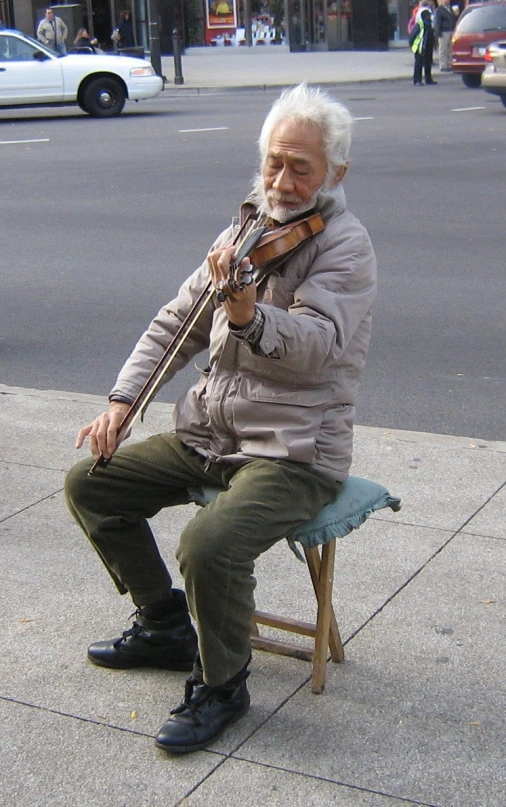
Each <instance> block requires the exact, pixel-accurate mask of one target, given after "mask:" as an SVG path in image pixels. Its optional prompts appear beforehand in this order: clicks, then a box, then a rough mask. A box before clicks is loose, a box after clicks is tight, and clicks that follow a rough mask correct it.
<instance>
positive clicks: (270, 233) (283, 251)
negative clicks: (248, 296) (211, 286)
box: [217, 213, 325, 303]
mask: <svg viewBox="0 0 506 807" xmlns="http://www.w3.org/2000/svg"><path fill="white" fill-rule="evenodd" d="M247 222H248V220H247V221H246V224H247ZM270 227H272V219H267V221H266V223H264V224H262V223H260V224H256V223H254V224H253V225H252V226H251V228H250V229H249V230H248V232H247V234H246V236H245V237H244V238H243V240H242V241H241V243H240V245H239V247H238V250H237V254H236V256H235V259H234V260H233V261H232V264H231V266H230V272H229V277H228V280H227V281H220V282H219V284H218V286H217V289H218V292H217V298H218V301H219V302H220V303H223V302H225V300H226V299H227V294H226V291H227V290H230V291H232V292H234V291H240V290H242V289H243V288H244V287H245V286H249V285H250V283H252V282H253V280H254V277H253V270H254V269H261V268H264V267H265V266H267V265H268V264H269V263H271V262H272V261H274V260H276V259H277V258H284V257H287V256H288V255H290V254H291V253H292V252H293V251H294V250H296V249H298V247H300V246H302V244H304V243H305V242H306V241H307V240H308V239H309V238H312V236H313V235H316V234H317V233H319V232H321V231H322V230H324V229H325V222H324V221H323V218H322V217H321V215H320V214H319V213H314V214H313V215H312V216H308V217H307V218H305V219H300V220H299V221H295V222H293V223H291V224H286V225H285V226H284V227H278V228H276V229H270ZM246 257H248V258H249V259H250V266H249V267H248V268H247V269H246V270H243V272H242V275H241V277H240V278H239V279H237V270H238V268H239V267H240V265H241V263H242V261H243V260H244V258H246Z"/></svg>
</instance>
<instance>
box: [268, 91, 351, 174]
mask: <svg viewBox="0 0 506 807" xmlns="http://www.w3.org/2000/svg"><path fill="white" fill-rule="evenodd" d="M285 120H288V121H293V122H300V123H312V124H314V125H315V126H318V128H319V129H320V131H321V133H322V145H323V153H324V154H325V157H326V160H327V177H326V181H327V183H328V182H329V181H331V180H332V179H333V177H334V176H335V173H336V171H338V169H339V168H342V167H343V166H347V165H348V158H349V153H350V147H351V134H352V129H353V118H352V116H351V113H350V112H349V110H348V109H347V108H346V107H345V106H344V105H343V104H341V103H339V101H334V100H333V99H332V98H331V97H330V96H329V95H328V94H327V93H325V92H322V90H320V89H319V88H318V87H308V86H307V84H306V83H302V84H298V85H297V86H296V87H291V88H289V89H287V90H284V91H283V92H282V94H281V95H280V97H279V98H278V100H277V101H275V102H274V104H273V105H272V108H271V111H270V112H269V114H268V115H267V117H266V119H265V122H264V125H263V126H262V131H261V132H260V137H259V139H258V145H259V149H260V161H261V165H262V167H263V165H264V163H265V160H266V158H267V154H268V152H269V146H270V142H271V138H272V133H273V131H274V129H275V127H276V126H277V125H278V123H280V121H285Z"/></svg>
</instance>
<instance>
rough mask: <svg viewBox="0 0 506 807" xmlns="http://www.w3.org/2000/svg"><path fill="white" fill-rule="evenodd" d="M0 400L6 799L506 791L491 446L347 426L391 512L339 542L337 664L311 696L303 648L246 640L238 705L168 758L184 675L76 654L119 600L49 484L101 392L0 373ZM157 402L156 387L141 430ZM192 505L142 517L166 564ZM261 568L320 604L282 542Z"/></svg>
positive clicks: (38, 806) (152, 426)
mask: <svg viewBox="0 0 506 807" xmlns="http://www.w3.org/2000/svg"><path fill="white" fill-rule="evenodd" d="M0 406H1V409H0V425H1V429H0V446H1V454H0V457H1V460H0V474H1V502H0V530H1V539H2V540H1V547H2V568H3V585H2V588H3V615H4V617H5V628H6V635H5V641H4V645H3V647H2V653H1V654H0V667H1V681H2V683H1V698H0V712H1V720H2V735H3V743H2V755H1V758H0V769H1V782H2V784H1V788H0V804H1V805H2V807H60V806H61V807H155V805H163V807H172V806H173V805H174V806H175V805H179V804H182V803H183V802H184V804H185V805H188V807H196V805H202V807H236V805H237V807H260V806H261V805H262V806H263V805H265V806H266V807H274V805H276V807H285V806H286V805H287V804H289V805H290V807H310V806H314V807H327V806H328V805H335V806H336V807H402V805H404V806H405V805H437V806H438V807H504V804H505V803H506V778H505V764H504V759H505V755H504V748H505V740H506V729H505V725H504V715H505V713H506V704H505V692H504V669H505V662H506V653H505V644H504V592H505V585H504V569H505V567H506V563H505V562H506V530H505V526H504V513H505V505H506V443H486V442H484V441H480V440H474V439H468V438H455V437H444V436H439V435H431V434H417V433H407V432H396V431H394V430H389V429H380V428H376V429H372V428H363V427H358V428H357V434H356V446H355V461H354V466H353V472H354V473H355V474H357V475H360V476H366V477H368V478H370V479H374V480H377V481H379V482H381V483H382V484H384V485H386V486H387V487H388V488H389V489H390V491H391V492H392V493H394V494H396V495H399V496H401V497H402V500H403V507H402V510H401V512H400V513H399V514H392V513H391V511H381V512H380V513H378V514H376V515H374V517H371V518H370V519H369V521H368V522H367V523H366V524H365V525H364V526H363V527H362V528H361V529H360V530H359V531H358V532H355V533H353V534H352V535H350V536H348V537H347V538H345V539H344V540H342V541H340V543H339V545H338V553H337V564H336V583H335V607H336V613H337V617H338V621H339V623H340V627H341V631H342V636H343V640H344V641H345V645H346V647H345V650H346V660H345V662H344V664H342V665H334V664H332V663H329V668H328V675H327V685H326V689H325V692H324V693H323V694H322V695H320V696H315V695H312V694H311V691H310V686H309V685H308V680H309V674H310V668H309V665H308V664H307V663H305V662H303V661H297V660H295V659H288V658H283V657H278V656H273V655H270V654H264V653H260V652H256V653H255V654H254V657H253V663H252V667H251V669H252V673H251V677H250V689H251V695H252V708H251V711H250V712H249V714H248V715H247V716H246V717H245V718H243V719H242V720H240V721H239V722H238V723H237V724H236V725H235V726H234V727H233V728H232V729H231V730H230V731H228V732H227V733H226V734H225V735H224V736H223V738H222V739H221V740H219V741H217V742H216V743H215V745H214V746H213V747H212V748H211V749H209V750H207V751H202V752H199V753H197V754H192V755H189V756H186V757H179V758H177V757H176V758H171V757H169V756H167V755H165V754H164V753H163V752H161V751H157V750H156V749H155V747H154V742H153V737H154V735H155V734H156V732H157V730H158V728H159V727H160V725H161V724H162V723H163V722H164V720H165V719H166V718H167V716H168V713H169V710H170V709H171V708H172V707H173V706H175V705H176V704H177V703H178V702H179V701H180V699H181V697H182V693H183V686H184V678H185V675H184V674H182V673H167V672H163V671H155V672H153V671H143V670H134V671H129V672H116V671H112V670H106V669H99V668H96V667H93V666H92V665H91V664H89V663H88V661H87V659H86V648H87V645H88V644H89V643H90V642H92V641H95V640H97V639H101V638H107V637H112V636H114V635H117V634H118V632H120V631H121V630H122V629H123V628H124V627H126V625H127V624H128V620H127V617H128V614H129V613H130V612H131V611H132V610H133V608H132V606H131V604H129V602H128V601H127V600H126V599H122V598H120V597H118V596H117V594H116V593H115V591H114V589H113V586H112V584H111V583H110V581H109V580H108V577H107V575H106V574H105V572H104V570H103V568H102V566H101V563H100V561H99V560H98V558H96V557H95V555H94V553H93V551H92V550H91V548H90V547H89V546H87V544H86V542H85V539H83V537H82V535H81V533H80V531H79V529H78V527H77V526H75V525H74V524H73V522H72V521H71V519H70V516H69V514H68V512H67V510H66V507H65V504H64V501H63V496H62V483H63V478H64V474H65V471H66V470H67V469H68V468H69V466H70V465H71V464H72V463H73V462H74V460H75V459H76V458H77V453H78V452H76V451H75V449H74V447H73V446H74V441H75V435H76V432H77V429H78V427H80V426H81V425H82V424H84V423H86V422H88V421H89V420H91V419H92V418H93V417H94V416H95V415H96V414H97V413H98V412H99V411H101V408H102V406H103V400H102V399H99V398H96V397H93V396H84V395H78V394H72V393H63V392H39V391H36V390H25V389H18V388H9V387H5V386H0ZM170 414H171V407H170V406H169V405H168V404H157V403H155V404H153V405H152V406H151V407H150V409H149V412H148V414H147V417H146V422H145V423H144V424H143V425H141V426H139V427H136V430H135V439H138V438H141V437H143V436H146V435H147V434H149V433H152V432H156V431H158V430H163V429H166V428H167V426H168V424H169V423H170ZM81 453H82V452H81ZM191 512H192V508H191V507H186V508H185V507H180V508H174V509H173V510H172V511H171V512H170V513H169V512H164V513H163V514H161V515H160V516H158V517H157V518H156V519H154V522H155V523H154V528H155V531H156V534H157V536H158V538H159V541H160V544H161V548H162V551H163V554H164V556H165V557H166V558H167V560H168V562H169V564H170V566H171V569H172V570H175V568H176V565H175V563H174V561H173V556H174V550H175V547H176V544H177V540H178V535H179V532H180V530H181V528H182V526H183V524H184V523H186V520H187V519H188V518H189V517H190V515H191ZM257 577H258V581H259V584H258V590H257V602H258V606H259V607H261V608H262V609H265V610H269V609H272V610H278V611H279V612H280V613H285V614H287V615H294V616H298V617H301V618H305V619H308V620H309V619H312V618H313V617H314V614H313V607H312V606H313V595H312V594H311V592H310V584H309V575H308V574H307V572H306V569H305V568H304V566H303V565H302V564H300V563H299V562H298V561H297V560H296V559H295V557H294V556H293V555H292V553H291V552H289V551H288V549H287V548H286V546H285V545H280V546H278V547H276V548H275V549H273V550H271V551H270V552H269V553H267V555H266V556H265V558H263V559H262V560H261V562H260V563H259V564H258V567H257ZM176 579H177V578H176Z"/></svg>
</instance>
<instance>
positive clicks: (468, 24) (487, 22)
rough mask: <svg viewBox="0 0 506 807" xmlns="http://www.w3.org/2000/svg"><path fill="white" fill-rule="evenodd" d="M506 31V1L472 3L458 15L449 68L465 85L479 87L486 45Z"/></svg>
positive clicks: (499, 37) (495, 0)
mask: <svg viewBox="0 0 506 807" xmlns="http://www.w3.org/2000/svg"><path fill="white" fill-rule="evenodd" d="M503 32H504V33H506V0H493V2H489V3H473V4H472V5H469V6H467V8H466V9H464V11H463V12H462V14H461V15H460V17H459V19H458V21H457V25H456V27H455V31H454V32H453V36H452V70H453V72H454V73H459V74H460V75H461V76H462V81H463V82H464V84H465V85H466V87H479V86H480V84H481V74H482V73H483V71H484V69H485V51H486V49H487V46H488V45H489V44H490V43H491V42H494V41H495V40H497V39H501V36H503V35H504V34H503Z"/></svg>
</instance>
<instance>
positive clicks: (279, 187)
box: [262, 121, 327, 222]
mask: <svg viewBox="0 0 506 807" xmlns="http://www.w3.org/2000/svg"><path fill="white" fill-rule="evenodd" d="M326 175H327V160H326V158H325V155H324V153H323V144H322V134H321V131H320V129H319V127H318V126H316V125H315V124H314V123H300V122H297V123H294V122H291V121H280V123H278V125H277V126H276V127H275V129H274V131H273V133H272V137H271V142H270V145H269V150H268V153H267V157H266V160H265V163H264V166H263V169H262V178H263V185H264V191H265V195H266V199H267V203H268V206H269V208H270V213H271V215H272V217H273V218H275V219H276V220H277V221H281V222H284V221H289V220H290V219H291V218H294V217H295V216H297V215H299V214H301V213H304V212H306V211H307V210H310V209H311V208H312V207H314V205H315V202H316V197H317V195H318V191H319V190H320V189H321V187H322V185H323V184H324V182H325V178H326Z"/></svg>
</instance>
